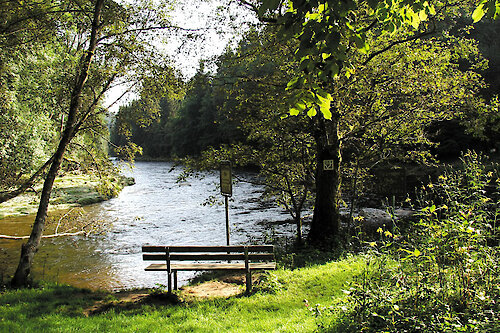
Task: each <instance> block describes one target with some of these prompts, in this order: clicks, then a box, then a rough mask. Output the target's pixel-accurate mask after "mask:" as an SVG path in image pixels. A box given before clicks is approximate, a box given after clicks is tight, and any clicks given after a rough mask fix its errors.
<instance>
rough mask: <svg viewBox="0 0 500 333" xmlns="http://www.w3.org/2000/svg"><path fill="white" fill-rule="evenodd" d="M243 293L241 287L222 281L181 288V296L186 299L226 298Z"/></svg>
mask: <svg viewBox="0 0 500 333" xmlns="http://www.w3.org/2000/svg"><path fill="white" fill-rule="evenodd" d="M244 291H245V289H244V288H242V287H241V286H239V285H237V284H234V283H227V282H223V281H208V282H204V283H201V284H199V285H196V286H186V287H183V288H181V296H183V297H187V298H193V297H195V298H217V297H223V298H228V297H231V296H236V295H239V294H241V293H243V292H244Z"/></svg>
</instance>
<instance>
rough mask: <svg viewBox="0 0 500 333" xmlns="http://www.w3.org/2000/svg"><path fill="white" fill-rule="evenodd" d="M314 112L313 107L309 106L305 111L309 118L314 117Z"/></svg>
mask: <svg viewBox="0 0 500 333" xmlns="http://www.w3.org/2000/svg"><path fill="white" fill-rule="evenodd" d="M316 114H317V112H316V109H315V108H310V109H309V111H307V115H308V116H309V118H312V117H314V116H315V115H316Z"/></svg>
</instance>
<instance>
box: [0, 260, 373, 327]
mask: <svg viewBox="0 0 500 333" xmlns="http://www.w3.org/2000/svg"><path fill="white" fill-rule="evenodd" d="M364 266H365V265H364V261H363V260H362V259H361V258H360V257H358V258H351V259H347V260H342V261H338V262H331V263H327V264H325V265H317V266H311V267H307V268H301V269H296V270H293V271H291V270H285V269H279V270H277V271H274V272H269V273H266V274H264V275H263V276H262V277H261V279H260V281H259V282H258V283H257V284H256V290H255V292H254V293H253V294H251V295H249V296H243V295H241V294H240V295H238V296H233V297H222V298H220V297H219V298H214V297H193V296H192V295H191V296H189V295H188V294H187V290H189V289H188V288H184V291H181V292H180V293H179V294H177V295H176V297H168V296H167V295H166V294H164V293H162V292H161V290H158V289H156V290H147V291H138V292H137V293H134V292H131V291H126V292H119V293H114V294H113V293H105V292H90V291H88V290H82V289H77V288H72V287H68V286H60V285H48V286H44V287H42V288H37V289H24V290H8V291H4V292H2V293H1V295H0V318H2V319H1V321H0V331H2V332H4V331H5V332H7V331H9V332H21V331H22V332H25V331H29V332H34V331H37V332H53V331H59V332H67V331H76V330H77V331H79V332H96V331H99V332H132V331H133V332H273V331H280V332H313V331H315V330H316V329H317V328H318V324H319V322H318V320H319V318H318V317H317V316H316V312H315V311H316V310H319V308H317V306H316V304H330V303H331V302H332V299H333V300H339V301H340V300H341V299H343V298H344V297H345V296H346V295H345V293H344V292H343V291H342V289H343V288H344V286H345V285H346V283H348V282H349V281H352V279H353V277H354V276H356V275H358V274H360V273H361V272H362V270H363V268H364ZM234 286H236V288H240V286H239V285H238V284H234ZM243 288H244V287H243V286H241V289H242V290H243Z"/></svg>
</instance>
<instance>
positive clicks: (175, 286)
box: [172, 271, 177, 290]
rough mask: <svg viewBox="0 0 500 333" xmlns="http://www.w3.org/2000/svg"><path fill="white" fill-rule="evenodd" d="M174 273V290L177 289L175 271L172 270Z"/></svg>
mask: <svg viewBox="0 0 500 333" xmlns="http://www.w3.org/2000/svg"><path fill="white" fill-rule="evenodd" d="M172 273H174V290H177V271H173V272H172Z"/></svg>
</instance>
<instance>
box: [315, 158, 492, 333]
mask: <svg viewBox="0 0 500 333" xmlns="http://www.w3.org/2000/svg"><path fill="white" fill-rule="evenodd" d="M499 190H500V178H499V173H498V166H494V165H492V166H490V167H487V166H486V164H485V163H484V158H483V157H481V156H480V155H478V154H476V153H474V152H468V153H467V154H465V155H464V156H463V157H462V167H461V168H460V169H450V170H449V171H447V172H445V173H444V174H443V175H441V176H440V177H439V179H438V180H437V182H436V183H433V184H428V185H427V186H425V188H424V189H423V192H422V196H421V202H424V203H425V204H426V206H425V207H424V208H422V209H421V210H420V220H419V222H418V223H416V224H415V225H414V226H413V227H412V228H411V230H410V232H409V233H407V234H405V235H401V234H397V233H395V234H394V235H393V233H391V232H389V231H384V230H381V229H379V232H380V236H381V240H380V242H377V243H372V250H371V251H370V254H369V255H368V259H367V265H366V269H365V272H364V273H363V274H362V275H360V276H358V277H357V279H356V280H355V281H354V282H353V283H351V284H350V285H348V286H347V287H346V290H345V292H346V293H347V294H348V297H347V299H346V300H345V302H344V303H342V304H337V305H336V306H335V310H334V311H331V312H330V315H329V319H330V320H329V321H328V322H327V324H324V325H323V327H322V329H323V330H325V331H332V332H479V331H480V332H497V331H500V305H499V304H500V303H499V302H500V297H499V291H500V287H499V286H500V277H499V276H500V269H499V264H498V262H499V259H500V255H499V251H498V239H499V234H500V228H499V226H498V217H499V216H500V205H499V200H498V193H499ZM396 231H397V230H396ZM322 322H323V323H324V319H322Z"/></svg>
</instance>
